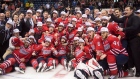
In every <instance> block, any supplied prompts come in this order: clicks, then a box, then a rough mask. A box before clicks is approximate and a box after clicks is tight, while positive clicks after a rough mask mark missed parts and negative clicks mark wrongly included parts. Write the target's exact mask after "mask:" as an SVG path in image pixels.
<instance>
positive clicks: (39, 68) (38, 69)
mask: <svg viewBox="0 0 140 79" xmlns="http://www.w3.org/2000/svg"><path fill="white" fill-rule="evenodd" d="M42 66H43V63H39V65H38V67H37V69H36V72H40V70H41V68H42Z"/></svg>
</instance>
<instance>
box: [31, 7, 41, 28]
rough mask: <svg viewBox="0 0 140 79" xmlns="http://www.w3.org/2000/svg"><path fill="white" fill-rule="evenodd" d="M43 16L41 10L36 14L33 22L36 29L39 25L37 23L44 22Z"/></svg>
mask: <svg viewBox="0 0 140 79" xmlns="http://www.w3.org/2000/svg"><path fill="white" fill-rule="evenodd" d="M41 14H42V11H41V9H38V10H37V11H36V14H35V15H33V22H34V24H35V27H36V25H37V22H41V21H42V17H41Z"/></svg>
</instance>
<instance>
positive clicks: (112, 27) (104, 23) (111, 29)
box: [101, 16, 125, 39]
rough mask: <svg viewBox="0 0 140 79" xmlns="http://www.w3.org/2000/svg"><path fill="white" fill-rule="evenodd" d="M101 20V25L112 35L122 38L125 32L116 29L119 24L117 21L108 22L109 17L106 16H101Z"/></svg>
mask: <svg viewBox="0 0 140 79" xmlns="http://www.w3.org/2000/svg"><path fill="white" fill-rule="evenodd" d="M101 20H102V27H107V28H108V30H109V32H110V33H111V34H112V35H115V36H117V37H118V38H119V39H121V38H124V36H125V34H124V33H123V32H121V31H118V28H119V26H118V24H117V23H115V22H109V17H107V16H103V17H102V18H101Z"/></svg>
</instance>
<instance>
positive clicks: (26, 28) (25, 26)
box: [19, 19, 31, 37]
mask: <svg viewBox="0 0 140 79" xmlns="http://www.w3.org/2000/svg"><path fill="white" fill-rule="evenodd" d="M19 25H20V31H21V36H22V37H25V34H26V33H27V32H29V30H30V28H31V24H30V23H29V22H26V21H25V20H24V19H22V20H21V21H20V23H19Z"/></svg>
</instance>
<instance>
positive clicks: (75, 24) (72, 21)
mask: <svg viewBox="0 0 140 79" xmlns="http://www.w3.org/2000/svg"><path fill="white" fill-rule="evenodd" d="M71 24H72V25H73V26H74V27H75V29H77V28H78V27H80V26H81V24H79V23H77V19H76V18H72V19H71Z"/></svg>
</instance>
